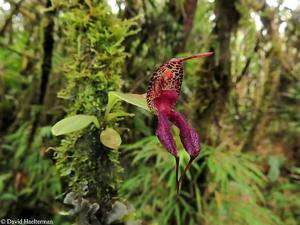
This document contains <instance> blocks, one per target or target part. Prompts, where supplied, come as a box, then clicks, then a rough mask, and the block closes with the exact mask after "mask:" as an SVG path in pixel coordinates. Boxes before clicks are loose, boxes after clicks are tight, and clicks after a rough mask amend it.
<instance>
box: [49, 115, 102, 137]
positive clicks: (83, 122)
mask: <svg viewBox="0 0 300 225" xmlns="http://www.w3.org/2000/svg"><path fill="white" fill-rule="evenodd" d="M91 123H94V124H95V126H96V127H97V128H99V127H100V125H99V122H98V120H97V118H96V117H95V116H91V115H75V116H69V117H67V118H64V119H62V120H60V121H59V122H57V123H56V124H55V125H54V126H53V127H52V134H53V135H54V136H58V135H63V134H68V133H71V132H75V131H79V130H82V129H83V128H85V127H87V126H88V125H89V124H91Z"/></svg>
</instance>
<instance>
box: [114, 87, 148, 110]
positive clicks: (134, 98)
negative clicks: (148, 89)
mask: <svg viewBox="0 0 300 225" xmlns="http://www.w3.org/2000/svg"><path fill="white" fill-rule="evenodd" d="M109 94H110V95H114V96H116V97H118V98H120V99H121V100H123V101H125V102H128V103H130V104H132V105H135V106H138V107H140V108H143V109H145V110H148V111H150V110H149V108H148V105H147V101H146V98H145V97H144V96H143V95H138V94H125V93H121V92H115V91H112V92H110V93H109Z"/></svg>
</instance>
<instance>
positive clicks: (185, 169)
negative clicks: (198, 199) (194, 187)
mask: <svg viewBox="0 0 300 225" xmlns="http://www.w3.org/2000/svg"><path fill="white" fill-rule="evenodd" d="M194 159H195V157H191V158H190V160H189V162H188V164H187V165H186V167H185V168H184V170H183V172H182V174H181V176H180V178H179V181H178V186H179V188H180V184H181V182H182V179H183V177H184V175H185V174H186V172H187V171H188V170H189V169H190V167H191V165H192V162H193V161H194Z"/></svg>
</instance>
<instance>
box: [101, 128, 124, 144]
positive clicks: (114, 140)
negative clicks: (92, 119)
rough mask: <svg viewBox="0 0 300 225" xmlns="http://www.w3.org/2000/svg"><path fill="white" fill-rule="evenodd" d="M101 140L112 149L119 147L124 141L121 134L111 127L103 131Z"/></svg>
mask: <svg viewBox="0 0 300 225" xmlns="http://www.w3.org/2000/svg"><path fill="white" fill-rule="evenodd" d="M100 141H101V143H102V144H103V145H105V146H106V147H108V148H112V149H117V148H118V147H119V146H120V145H121V143H122V139H121V137H120V134H119V133H118V132H117V131H116V130H114V129H113V128H110V127H109V128H106V129H105V130H104V131H102V132H101V134H100Z"/></svg>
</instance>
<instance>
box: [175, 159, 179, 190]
mask: <svg viewBox="0 0 300 225" xmlns="http://www.w3.org/2000/svg"><path fill="white" fill-rule="evenodd" d="M175 160H176V192H177V194H178V193H179V181H178V170H179V158H178V157H175Z"/></svg>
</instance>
